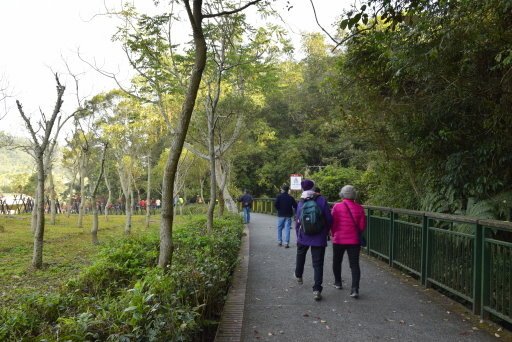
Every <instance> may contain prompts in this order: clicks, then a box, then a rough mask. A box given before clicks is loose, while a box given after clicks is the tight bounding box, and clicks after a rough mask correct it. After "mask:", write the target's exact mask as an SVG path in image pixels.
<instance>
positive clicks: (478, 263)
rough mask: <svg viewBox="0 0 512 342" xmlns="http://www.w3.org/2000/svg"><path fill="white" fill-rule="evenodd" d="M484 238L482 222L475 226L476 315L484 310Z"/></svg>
mask: <svg viewBox="0 0 512 342" xmlns="http://www.w3.org/2000/svg"><path fill="white" fill-rule="evenodd" d="M483 237H484V233H483V227H482V225H481V224H480V222H479V221H477V223H476V226H475V241H474V244H473V248H474V251H473V258H474V259H473V313H474V314H475V315H478V314H480V312H481V310H482V273H483V272H482V271H483V262H482V249H483V247H484V244H483V243H482V242H483Z"/></svg>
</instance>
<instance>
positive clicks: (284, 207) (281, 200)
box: [274, 184, 297, 248]
mask: <svg viewBox="0 0 512 342" xmlns="http://www.w3.org/2000/svg"><path fill="white" fill-rule="evenodd" d="M289 190H290V187H289V186H288V185H286V184H285V185H283V186H282V187H281V193H280V194H279V195H278V196H277V197H276V200H275V202H274V207H275V208H276V210H277V244H278V246H282V245H283V238H282V237H283V229H284V247H285V248H289V247H290V228H291V226H292V216H293V213H294V211H296V210H297V202H296V201H295V198H293V197H292V196H290V194H289V193H288V191H289Z"/></svg>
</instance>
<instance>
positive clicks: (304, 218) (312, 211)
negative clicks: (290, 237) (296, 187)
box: [300, 197, 324, 235]
mask: <svg viewBox="0 0 512 342" xmlns="http://www.w3.org/2000/svg"><path fill="white" fill-rule="evenodd" d="M300 226H301V228H302V231H303V232H304V234H306V235H316V234H320V233H321V232H322V230H323V229H324V219H323V217H322V210H321V209H320V207H319V206H318V204H317V203H316V197H311V198H306V199H304V204H303V205H302V211H301V212H300Z"/></svg>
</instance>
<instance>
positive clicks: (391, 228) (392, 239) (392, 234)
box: [388, 210, 395, 267]
mask: <svg viewBox="0 0 512 342" xmlns="http://www.w3.org/2000/svg"><path fill="white" fill-rule="evenodd" d="M388 243H389V266H391V267H393V260H394V255H393V248H394V246H395V213H394V212H393V210H391V211H390V217H389V241H388Z"/></svg>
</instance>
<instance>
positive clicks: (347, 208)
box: [331, 185, 366, 298]
mask: <svg viewBox="0 0 512 342" xmlns="http://www.w3.org/2000/svg"><path fill="white" fill-rule="evenodd" d="M339 195H340V198H341V199H342V201H341V202H338V203H336V204H335V205H334V206H333V208H332V211H331V214H332V226H331V240H332V251H333V260H332V271H333V273H334V287H336V288H337V289H342V285H341V284H342V283H341V263H342V261H343V254H345V251H347V254H348V261H349V264H350V270H351V271H352V291H351V292H350V296H351V297H353V298H358V297H359V279H360V278H361V270H360V268H359V253H360V251H361V245H360V243H361V242H360V240H359V239H360V234H362V232H363V231H364V230H365V228H366V215H365V212H364V208H363V207H362V206H361V205H360V204H358V203H356V202H355V198H356V190H355V189H354V187H353V186H352V185H345V186H344V187H343V188H342V189H341V191H340V194H339Z"/></svg>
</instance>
